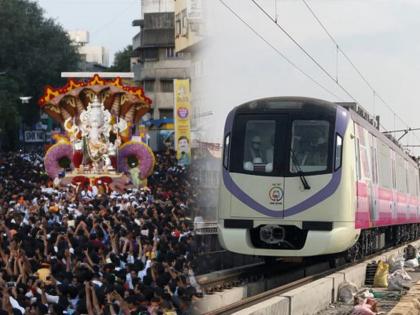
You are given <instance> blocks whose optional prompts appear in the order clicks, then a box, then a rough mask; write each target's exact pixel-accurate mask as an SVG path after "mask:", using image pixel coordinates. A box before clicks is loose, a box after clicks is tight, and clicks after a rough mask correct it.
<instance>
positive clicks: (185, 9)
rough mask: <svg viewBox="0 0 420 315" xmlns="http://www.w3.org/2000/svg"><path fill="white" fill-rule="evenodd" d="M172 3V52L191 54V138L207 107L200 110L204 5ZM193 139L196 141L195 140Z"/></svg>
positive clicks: (186, 0)
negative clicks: (173, 19) (173, 9)
mask: <svg viewBox="0 0 420 315" xmlns="http://www.w3.org/2000/svg"><path fill="white" fill-rule="evenodd" d="M174 3H175V52H176V53H182V54H189V56H190V58H191V64H190V70H189V74H190V79H191V104H192V105H191V108H192V111H193V119H192V122H191V125H192V129H193V134H192V137H193V139H194V140H197V141H199V140H200V139H201V133H202V132H203V130H202V125H203V123H204V122H205V120H207V116H210V115H208V112H209V111H205V112H204V111H203V110H202V104H203V102H204V100H203V94H204V93H202V88H203V86H202V84H201V80H202V77H203V76H204V74H205V72H204V59H203V57H202V48H203V46H204V40H203V38H204V33H205V29H204V27H205V25H204V8H203V3H204V1H202V0H174ZM195 142H196V141H195Z"/></svg>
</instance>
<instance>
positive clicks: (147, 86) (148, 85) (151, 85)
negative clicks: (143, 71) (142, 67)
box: [143, 80, 155, 92]
mask: <svg viewBox="0 0 420 315" xmlns="http://www.w3.org/2000/svg"><path fill="white" fill-rule="evenodd" d="M143 89H144V90H145V91H147V92H153V91H154V90H155V80H144V81H143Z"/></svg>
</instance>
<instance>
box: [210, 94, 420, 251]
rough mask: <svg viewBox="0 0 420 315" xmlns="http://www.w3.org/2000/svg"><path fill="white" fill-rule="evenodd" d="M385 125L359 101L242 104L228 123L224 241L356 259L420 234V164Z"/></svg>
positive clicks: (239, 247) (236, 247) (221, 209)
mask: <svg viewBox="0 0 420 315" xmlns="http://www.w3.org/2000/svg"><path fill="white" fill-rule="evenodd" d="M378 123H379V122H377V121H376V120H375V119H372V117H371V116H369V114H368V113H367V112H366V111H365V110H364V109H363V108H362V107H361V106H359V105H358V104H356V103H331V102H327V101H323V100H319V99H313V98H304V97H274V98H265V99H258V100H253V101H250V102H247V103H245V104H243V105H240V106H238V107H236V108H234V109H233V110H232V111H231V112H230V113H229V115H228V117H227V119H226V123H225V130H224V144H223V146H224V149H223V159H222V161H223V169H222V172H223V179H222V183H221V185H220V191H219V205H218V218H217V224H218V237H219V241H220V243H221V245H222V246H223V247H224V248H225V249H227V250H229V251H232V252H236V253H241V254H247V255H257V256H277V257H308V256H318V255H327V254H338V253H340V254H346V255H347V258H349V259H356V258H358V257H362V256H364V255H367V254H370V253H373V252H374V251H376V250H378V249H381V248H384V247H386V246H389V245H392V244H397V243H400V242H402V241H408V240H411V239H416V238H417V236H418V235H419V234H420V232H419V231H420V228H419V227H420V225H419V223H420V212H419V206H420V195H419V165H418V163H417V160H416V159H415V158H413V157H411V156H410V155H409V154H407V153H406V152H405V151H404V150H403V148H402V147H401V146H400V145H399V144H398V142H397V141H396V140H394V138H392V137H391V136H389V135H385V134H384V133H382V132H380V131H379V128H378V127H377V124H378ZM375 125H376V126H375Z"/></svg>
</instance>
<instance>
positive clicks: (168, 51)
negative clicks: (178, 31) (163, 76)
mask: <svg viewBox="0 0 420 315" xmlns="http://www.w3.org/2000/svg"><path fill="white" fill-rule="evenodd" d="M173 57H175V49H174V48H173V47H168V48H166V58H173Z"/></svg>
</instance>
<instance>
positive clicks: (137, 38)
mask: <svg viewBox="0 0 420 315" xmlns="http://www.w3.org/2000/svg"><path fill="white" fill-rule="evenodd" d="M140 46H141V32H138V33H137V34H136V35H135V36H134V37H133V50H136V49H139V48H140Z"/></svg>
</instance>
